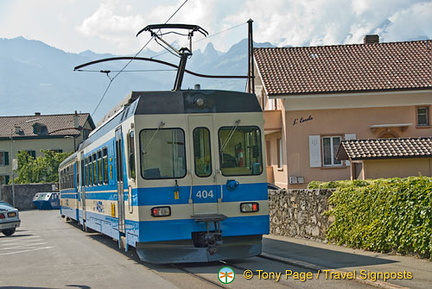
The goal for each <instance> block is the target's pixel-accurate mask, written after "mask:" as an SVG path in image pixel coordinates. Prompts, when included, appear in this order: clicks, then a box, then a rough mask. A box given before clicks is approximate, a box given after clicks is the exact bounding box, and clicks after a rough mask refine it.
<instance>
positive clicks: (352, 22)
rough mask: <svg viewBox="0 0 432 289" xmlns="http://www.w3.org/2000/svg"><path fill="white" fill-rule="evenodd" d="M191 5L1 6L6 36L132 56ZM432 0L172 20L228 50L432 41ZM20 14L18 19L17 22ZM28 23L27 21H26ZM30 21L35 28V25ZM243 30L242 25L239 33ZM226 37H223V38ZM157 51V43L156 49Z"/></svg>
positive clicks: (75, 1) (227, 1) (291, 0)
mask: <svg viewBox="0 0 432 289" xmlns="http://www.w3.org/2000/svg"><path fill="white" fill-rule="evenodd" d="M185 1H186V0H146V1H142V0H92V1H86V0H68V1H62V3H61V4H59V2H58V1H57V0H39V1H25V0H13V1H12V0H9V2H7V5H5V4H1V5H2V6H0V8H3V9H2V10H0V16H2V17H0V24H1V25H0V37H8V38H11V37H16V36H20V35H21V36H26V37H28V38H31V39H38V40H42V41H44V42H46V43H48V44H50V45H53V46H55V47H58V48H61V49H63V50H66V51H75V52H80V51H83V50H86V49H90V50H93V51H95V52H101V53H103V52H111V53H116V54H132V53H135V52H136V51H137V50H138V49H139V48H141V46H142V45H143V44H144V43H146V42H147V41H148V39H149V37H150V35H148V34H145V33H144V34H142V35H140V37H138V38H136V37H135V34H136V32H138V31H139V30H140V29H142V28H143V27H145V26H146V25H148V24H152V23H164V22H165V21H167V20H168V19H169V18H170V16H172V15H173V14H174V12H175V11H176V10H177V9H178V8H179V7H180V6H181V5H182V4H184V3H185ZM431 3H432V1H431V0H379V1H377V0H304V1H298V0H266V1H263V0H247V1H246V0H236V1H232V0H206V1H200V0H188V1H186V3H185V4H184V6H183V7H182V8H181V9H180V10H179V11H178V12H177V13H176V14H175V15H174V17H173V18H172V19H171V20H170V23H190V24H197V25H200V26H201V27H203V28H204V29H206V30H207V31H209V33H210V36H209V37H208V38H207V39H204V40H203V38H202V37H201V36H197V37H195V39H194V40H198V41H199V42H197V43H196V45H195V47H196V48H200V49H203V48H204V47H205V45H206V44H207V43H208V42H212V43H213V44H214V46H215V48H216V49H218V50H223V51H226V50H227V49H229V48H230V47H231V46H232V45H233V44H235V43H238V42H239V41H240V40H242V39H243V38H246V37H247V25H246V22H247V20H248V19H253V20H254V40H255V41H257V42H271V43H272V44H274V45H278V46H288V45H292V46H307V45H327V44H343V43H361V42H362V39H363V37H364V35H366V34H371V33H379V34H380V38H381V41H404V40H413V39H418V38H417V37H423V38H424V37H427V38H432V27H431V25H432V24H431V23H432V21H430V19H432V8H431V5H432V4H431ZM17 16H19V17H17ZM22 19H26V21H22ZM29 23H30V24H29ZM234 27H236V28H234ZM220 32H223V33H220ZM155 47H156V48H158V47H157V46H156V45H154V46H152V47H150V48H152V49H154V48H155Z"/></svg>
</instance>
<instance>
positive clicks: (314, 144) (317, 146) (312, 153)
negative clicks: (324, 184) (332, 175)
mask: <svg viewBox="0 0 432 289" xmlns="http://www.w3.org/2000/svg"><path fill="white" fill-rule="evenodd" d="M309 164H310V167H311V168H318V167H321V136H319V135H310V136H309Z"/></svg>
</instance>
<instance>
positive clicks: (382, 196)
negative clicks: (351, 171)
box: [313, 177, 432, 258]
mask: <svg viewBox="0 0 432 289" xmlns="http://www.w3.org/2000/svg"><path fill="white" fill-rule="evenodd" d="M336 183H338V184H335V182H331V184H325V183H324V184H319V187H326V186H329V185H330V186H332V187H334V188H336V190H335V192H334V193H333V194H332V196H331V197H330V199H329V203H330V204H331V205H332V209H330V210H329V211H327V212H325V214H326V215H332V216H334V219H335V221H334V222H333V223H332V224H331V225H330V227H329V228H328V231H327V238H328V239H329V240H333V241H335V242H336V243H337V244H339V245H346V246H350V247H355V248H362V249H366V250H372V251H378V252H398V253H401V254H418V255H419V256H421V257H425V258H431V252H432V237H431V236H432V178H428V177H409V178H404V179H400V178H393V179H379V180H373V181H372V180H368V181H349V182H348V181H342V182H340V183H339V182H336ZM316 185H317V183H314V184H313V186H316Z"/></svg>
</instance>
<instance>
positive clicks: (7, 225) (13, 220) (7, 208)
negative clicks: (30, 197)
mask: <svg viewBox="0 0 432 289" xmlns="http://www.w3.org/2000/svg"><path fill="white" fill-rule="evenodd" d="M20 224H21V220H20V218H19V212H18V209H16V208H14V207H12V206H11V205H10V204H9V203H6V202H3V201H0V231H1V232H2V233H3V234H4V235H6V236H11V235H13V233H15V230H16V228H17V227H19V226H20Z"/></svg>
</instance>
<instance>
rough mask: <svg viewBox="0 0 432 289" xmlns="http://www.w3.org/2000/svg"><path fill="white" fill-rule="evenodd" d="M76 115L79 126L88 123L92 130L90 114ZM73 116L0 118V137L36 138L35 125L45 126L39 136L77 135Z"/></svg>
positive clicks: (77, 131)
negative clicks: (44, 129)
mask: <svg viewBox="0 0 432 289" xmlns="http://www.w3.org/2000/svg"><path fill="white" fill-rule="evenodd" d="M77 115H78V117H79V119H78V125H79V126H82V127H83V126H84V125H85V123H86V122H87V121H89V122H90V126H91V127H93V128H94V124H93V120H92V119H91V118H90V114H88V113H79V114H77ZM74 116H75V114H55V115H42V114H41V115H26V116H1V117H0V137H6V138H10V137H11V136H12V137H13V138H19V137H36V136H38V134H35V133H34V126H35V125H36V126H37V125H39V126H46V131H45V132H44V133H42V134H40V135H50V136H55V135H57V136H62V135H63V136H67V135H70V136H72V135H79V134H80V131H79V130H77V129H75V128H74ZM89 118H90V119H89Z"/></svg>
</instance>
